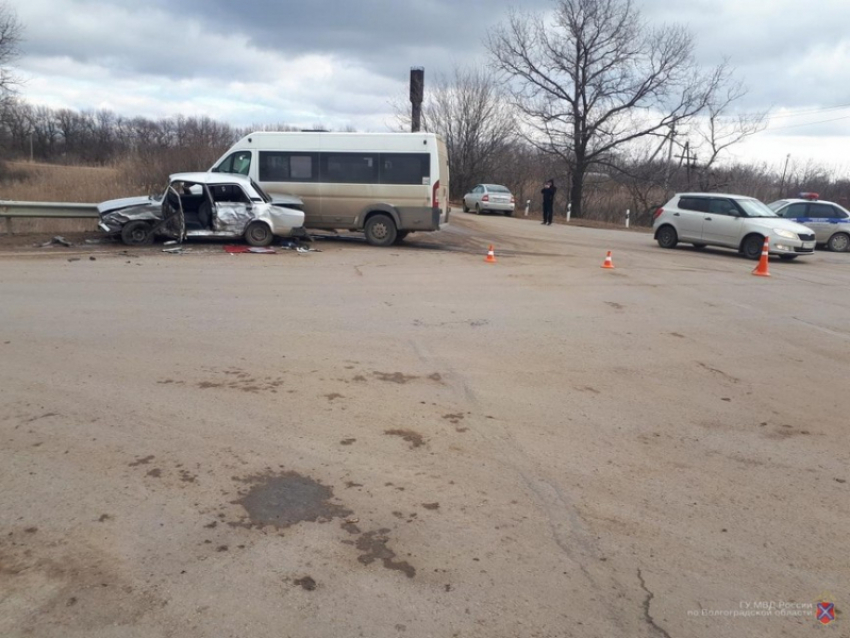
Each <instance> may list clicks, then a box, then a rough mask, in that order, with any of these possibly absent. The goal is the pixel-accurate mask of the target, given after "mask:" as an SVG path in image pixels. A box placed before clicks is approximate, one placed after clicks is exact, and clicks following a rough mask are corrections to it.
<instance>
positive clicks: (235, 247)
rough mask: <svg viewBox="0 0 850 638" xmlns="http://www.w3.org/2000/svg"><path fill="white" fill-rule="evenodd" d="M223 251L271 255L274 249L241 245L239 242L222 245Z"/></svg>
mask: <svg viewBox="0 0 850 638" xmlns="http://www.w3.org/2000/svg"><path fill="white" fill-rule="evenodd" d="M224 250H225V252H228V253H258V254H260V255H273V254H274V253H275V252H276V251H275V249H274V248H261V247H258V246H241V245H239V244H233V245H230V246H225V247H224Z"/></svg>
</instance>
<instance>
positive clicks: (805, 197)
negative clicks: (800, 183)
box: [800, 193, 819, 201]
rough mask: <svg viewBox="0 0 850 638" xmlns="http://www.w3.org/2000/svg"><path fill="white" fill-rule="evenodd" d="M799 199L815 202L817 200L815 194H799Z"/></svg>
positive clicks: (817, 197) (817, 196)
mask: <svg viewBox="0 0 850 638" xmlns="http://www.w3.org/2000/svg"><path fill="white" fill-rule="evenodd" d="M800 199H808V200H812V201H813V200H816V199H819V195H818V194H817V193H800Z"/></svg>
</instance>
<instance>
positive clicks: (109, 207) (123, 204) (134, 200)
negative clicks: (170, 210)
mask: <svg viewBox="0 0 850 638" xmlns="http://www.w3.org/2000/svg"><path fill="white" fill-rule="evenodd" d="M148 204H156V205H157V206H159V201H158V200H155V199H153V198H152V197H149V196H146V195H142V196H139V197H123V198H121V199H110V200H109V201H106V202H101V203H100V204H98V205H97V212H98V213H100V214H101V215H104V214H106V213H114V212H115V211H116V210H121V209H123V208H132V207H133V206H146V205H148Z"/></svg>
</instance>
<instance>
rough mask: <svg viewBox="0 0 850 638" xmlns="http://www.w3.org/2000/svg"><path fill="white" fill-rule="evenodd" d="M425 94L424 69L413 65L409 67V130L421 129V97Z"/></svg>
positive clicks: (414, 131)
mask: <svg viewBox="0 0 850 638" xmlns="http://www.w3.org/2000/svg"><path fill="white" fill-rule="evenodd" d="M424 94H425V69H424V68H422V67H421V66H415V67H412V68H411V69H410V105H411V117H410V132H411V133H418V132H419V131H420V130H421V129H422V98H423V97H424Z"/></svg>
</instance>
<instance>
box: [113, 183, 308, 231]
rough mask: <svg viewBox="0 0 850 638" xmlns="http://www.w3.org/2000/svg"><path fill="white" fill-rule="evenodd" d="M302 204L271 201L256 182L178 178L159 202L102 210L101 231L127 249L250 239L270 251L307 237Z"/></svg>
mask: <svg viewBox="0 0 850 638" xmlns="http://www.w3.org/2000/svg"><path fill="white" fill-rule="evenodd" d="M299 203H300V202H298V201H297V200H293V201H291V202H282V201H278V200H274V201H272V198H271V197H269V195H268V194H267V193H266V192H265V191H264V190H263V189H262V188H261V187H260V186H259V184H257V183H256V182H254V181H253V180H252V179H250V178H249V177H245V176H244V175H234V174H224V173H175V174H174V175H171V176H170V177H169V180H168V186H167V188H166V189H165V193H164V194H163V195H161V196H159V197H154V196H150V197H128V198H124V199H113V200H110V201H108V202H103V203H102V204H98V207H97V211H98V214H99V215H100V222H99V223H98V226H99V227H100V229H101V230H103V231H104V232H106V233H109V234H110V235H119V236H120V237H121V240H122V241H123V242H124V243H125V244H127V245H128V246H140V245H145V244H150V243H151V242H152V241H153V240H154V238H155V237H157V236H160V237H167V238H170V239H177V240H181V241H182V240H183V239H185V238H187V237H209V238H223V239H234V238H242V237H244V238H245V241H246V242H248V243H249V244H250V245H251V246H268V245H269V244H271V243H272V241H273V240H274V238H275V236H277V237H292V236H298V235H303V234H304V212H303V211H301V210H298V208H296V207H298V205H299Z"/></svg>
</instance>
